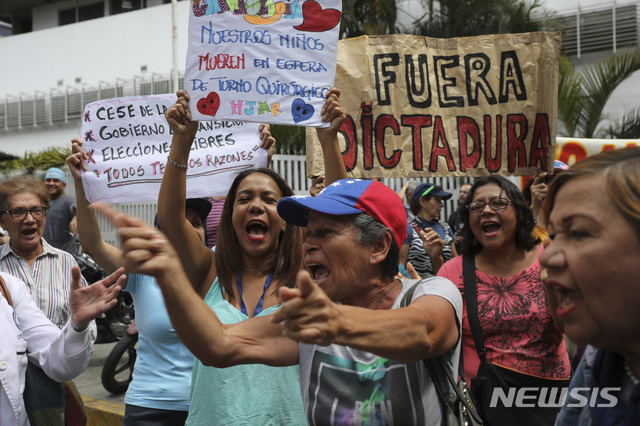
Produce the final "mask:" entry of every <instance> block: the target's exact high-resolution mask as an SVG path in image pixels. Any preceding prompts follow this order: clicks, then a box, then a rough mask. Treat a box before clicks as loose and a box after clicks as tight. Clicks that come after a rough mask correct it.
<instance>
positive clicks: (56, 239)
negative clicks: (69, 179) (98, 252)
mask: <svg viewBox="0 0 640 426" xmlns="http://www.w3.org/2000/svg"><path fill="white" fill-rule="evenodd" d="M44 182H45V184H46V185H47V189H48V190H49V203H50V204H51V207H49V210H48V211H47V219H46V223H45V226H44V233H43V234H42V237H43V238H44V239H45V241H46V242H48V243H49V244H51V245H52V246H54V247H56V248H59V249H61V250H64V251H66V252H68V253H71V254H76V252H77V249H78V248H77V242H76V240H75V239H74V238H73V237H72V236H71V234H70V233H71V232H73V233H76V226H75V223H76V199H75V198H73V197H72V196H70V195H66V194H65V193H64V190H65V188H66V187H67V183H66V177H65V175H64V172H63V171H62V170H61V169H59V168H57V167H51V168H50V169H49V170H47V173H46V174H45V176H44Z"/></svg>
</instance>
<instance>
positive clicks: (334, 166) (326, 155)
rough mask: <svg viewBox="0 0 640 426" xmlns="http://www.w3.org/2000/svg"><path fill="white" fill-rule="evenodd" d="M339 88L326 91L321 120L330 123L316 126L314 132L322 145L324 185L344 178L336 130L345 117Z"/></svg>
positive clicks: (345, 170) (345, 175)
mask: <svg viewBox="0 0 640 426" xmlns="http://www.w3.org/2000/svg"><path fill="white" fill-rule="evenodd" d="M339 98H340V90H339V89H336V88H335V87H332V88H331V89H329V91H328V92H327V100H326V102H325V104H324V106H323V107H322V111H321V115H322V121H324V122H327V123H331V126H329V127H325V128H322V127H317V128H316V134H317V135H318V139H319V140H320V146H321V147H322V157H323V159H324V174H325V185H326V186H328V185H330V184H332V183H333V182H335V181H337V180H340V179H346V178H348V177H349V176H348V175H347V169H346V168H345V166H344V161H343V159H342V153H341V152H340V145H339V144H338V131H339V130H340V127H342V124H343V123H344V120H345V119H346V118H347V112H346V110H345V109H344V107H343V106H342V104H341V103H340V99H339Z"/></svg>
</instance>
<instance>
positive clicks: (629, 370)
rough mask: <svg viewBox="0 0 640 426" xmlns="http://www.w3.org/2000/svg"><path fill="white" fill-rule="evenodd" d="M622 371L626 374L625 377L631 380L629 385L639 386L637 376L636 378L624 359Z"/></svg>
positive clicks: (639, 381)
mask: <svg viewBox="0 0 640 426" xmlns="http://www.w3.org/2000/svg"><path fill="white" fill-rule="evenodd" d="M624 371H626V372H627V376H629V378H630V379H631V383H633V386H634V387H635V386H638V384H640V379H638V376H636V375H635V374H634V372H633V370H631V366H630V365H629V363H628V362H627V360H626V359H625V360H624Z"/></svg>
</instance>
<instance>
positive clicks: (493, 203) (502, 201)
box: [467, 198, 511, 214]
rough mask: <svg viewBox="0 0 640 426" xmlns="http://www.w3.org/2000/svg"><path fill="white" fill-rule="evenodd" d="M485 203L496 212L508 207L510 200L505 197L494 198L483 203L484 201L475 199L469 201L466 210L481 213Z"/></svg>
mask: <svg viewBox="0 0 640 426" xmlns="http://www.w3.org/2000/svg"><path fill="white" fill-rule="evenodd" d="M487 204H488V205H489V208H491V210H493V211H494V212H497V211H500V210H504V209H506V208H507V207H509V204H511V200H507V199H506V198H494V199H493V200H490V201H489V202H488V203H485V202H484V201H476V202H475V203H470V204H469V205H468V206H467V210H469V213H473V214H478V213H482V212H483V211H484V206H486V205H487Z"/></svg>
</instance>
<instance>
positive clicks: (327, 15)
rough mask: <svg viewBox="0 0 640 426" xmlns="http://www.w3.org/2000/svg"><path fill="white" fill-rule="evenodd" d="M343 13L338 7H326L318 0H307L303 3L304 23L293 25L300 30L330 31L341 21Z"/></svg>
mask: <svg viewBox="0 0 640 426" xmlns="http://www.w3.org/2000/svg"><path fill="white" fill-rule="evenodd" d="M340 16H342V13H340V11H339V10H338V9H324V10H322V6H320V4H319V3H318V2H316V1H307V2H305V3H304V4H303V5H302V24H300V25H298V26H297V27H293V28H295V29H296V30H298V31H309V32H316V33H321V32H323V31H329V30H330V29H331V28H333V27H335V26H336V25H338V24H339V23H340Z"/></svg>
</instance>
